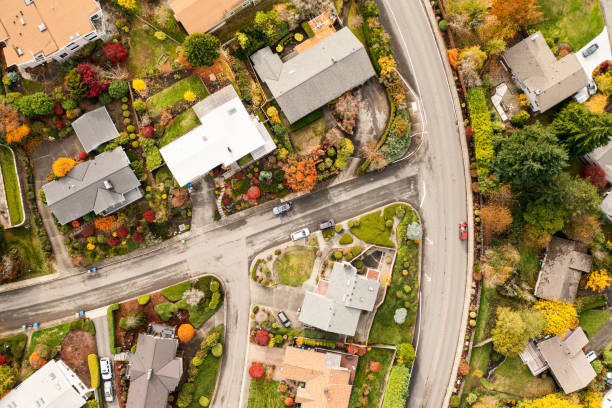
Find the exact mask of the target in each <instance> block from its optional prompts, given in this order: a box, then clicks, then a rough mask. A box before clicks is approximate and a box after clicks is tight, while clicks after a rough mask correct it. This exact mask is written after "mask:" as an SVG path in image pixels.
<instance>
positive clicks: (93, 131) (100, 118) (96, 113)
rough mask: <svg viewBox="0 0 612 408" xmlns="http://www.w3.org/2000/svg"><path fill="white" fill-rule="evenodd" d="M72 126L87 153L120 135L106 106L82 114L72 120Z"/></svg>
mask: <svg viewBox="0 0 612 408" xmlns="http://www.w3.org/2000/svg"><path fill="white" fill-rule="evenodd" d="M72 128H73V129H74V131H75V132H76V135H77V137H78V138H79V141H80V142H81V144H82V145H83V149H85V151H86V152H87V153H89V152H91V151H92V150H95V149H96V148H97V147H99V146H100V145H101V144H103V143H106V142H109V141H111V140H113V139H115V138H117V137H119V132H118V131H117V128H116V127H115V124H114V123H113V120H112V119H111V117H110V115H109V114H108V111H107V110H106V107H104V106H102V107H100V108H98V109H94V110H92V111H89V112H87V113H85V114H83V115H81V116H80V117H79V118H78V119H77V120H75V121H74V122H72Z"/></svg>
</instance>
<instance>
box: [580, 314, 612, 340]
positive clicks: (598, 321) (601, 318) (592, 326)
mask: <svg viewBox="0 0 612 408" xmlns="http://www.w3.org/2000/svg"><path fill="white" fill-rule="evenodd" d="M578 320H579V321H580V327H582V329H583V330H584V331H585V332H586V333H587V336H588V337H589V338H591V337H593V335H594V334H595V333H597V331H598V330H599V329H601V328H602V327H603V325H604V324H606V322H607V321H608V320H610V310H608V309H603V310H585V311H583V312H580V314H579V315H578Z"/></svg>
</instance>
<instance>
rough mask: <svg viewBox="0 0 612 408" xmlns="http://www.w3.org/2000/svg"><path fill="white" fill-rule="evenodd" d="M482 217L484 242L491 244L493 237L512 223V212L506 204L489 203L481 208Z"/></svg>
mask: <svg viewBox="0 0 612 408" xmlns="http://www.w3.org/2000/svg"><path fill="white" fill-rule="evenodd" d="M480 218H481V219H482V227H483V235H484V244H485V246H486V245H489V242H491V238H493V237H494V236H495V235H497V234H499V233H500V232H503V231H505V230H506V228H508V227H509V226H510V225H511V224H512V213H511V212H510V209H509V208H508V207H506V206H504V205H499V204H488V205H484V206H483V207H482V209H481V210H480Z"/></svg>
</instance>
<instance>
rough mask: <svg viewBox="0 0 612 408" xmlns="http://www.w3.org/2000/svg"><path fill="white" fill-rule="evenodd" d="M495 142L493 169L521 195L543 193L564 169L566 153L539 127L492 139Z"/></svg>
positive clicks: (535, 126) (547, 132) (548, 132)
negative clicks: (495, 154)
mask: <svg viewBox="0 0 612 408" xmlns="http://www.w3.org/2000/svg"><path fill="white" fill-rule="evenodd" d="M494 143H495V145H496V150H497V156H496V157H495V160H494V162H493V168H494V169H495V172H496V173H497V176H498V178H499V179H500V181H502V182H508V183H509V184H511V185H512V187H514V189H515V191H518V192H520V193H524V194H528V195H529V194H533V193H538V192H540V191H542V189H545V188H546V187H547V186H549V185H550V183H551V182H552V181H553V179H554V177H555V176H556V175H558V174H559V173H560V172H561V170H563V168H565V167H566V166H567V159H568V156H567V152H566V151H565V149H564V148H563V147H562V146H560V145H559V142H558V140H557V138H556V136H555V135H553V134H552V133H551V132H550V131H548V130H547V129H545V128H543V127H542V126H541V125H539V124H538V125H531V126H528V127H526V128H524V129H520V130H516V131H514V132H512V133H510V135H509V136H507V137H499V138H495V139H494Z"/></svg>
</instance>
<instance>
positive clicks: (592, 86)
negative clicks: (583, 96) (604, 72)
mask: <svg viewBox="0 0 612 408" xmlns="http://www.w3.org/2000/svg"><path fill="white" fill-rule="evenodd" d="M587 90H588V91H589V95H591V96H593V95H595V94H596V93H597V85H596V84H595V81H593V80H590V81H589V83H588V84H587Z"/></svg>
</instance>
